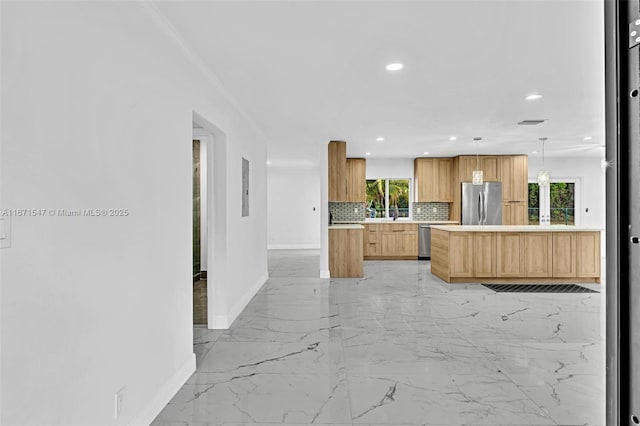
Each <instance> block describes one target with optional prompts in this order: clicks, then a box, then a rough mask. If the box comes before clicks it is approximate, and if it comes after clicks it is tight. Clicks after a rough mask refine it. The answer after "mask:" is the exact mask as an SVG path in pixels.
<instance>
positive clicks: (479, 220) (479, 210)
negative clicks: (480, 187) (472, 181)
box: [478, 192, 482, 225]
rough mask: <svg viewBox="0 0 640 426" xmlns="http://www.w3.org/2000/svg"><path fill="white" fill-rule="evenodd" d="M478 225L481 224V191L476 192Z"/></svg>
mask: <svg viewBox="0 0 640 426" xmlns="http://www.w3.org/2000/svg"><path fill="white" fill-rule="evenodd" d="M478 225H482V192H479V193H478Z"/></svg>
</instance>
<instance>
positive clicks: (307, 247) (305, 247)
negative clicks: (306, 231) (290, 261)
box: [267, 244, 320, 250]
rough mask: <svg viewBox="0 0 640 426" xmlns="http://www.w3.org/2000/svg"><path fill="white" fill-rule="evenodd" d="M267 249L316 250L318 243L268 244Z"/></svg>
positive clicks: (318, 247) (318, 246)
mask: <svg viewBox="0 0 640 426" xmlns="http://www.w3.org/2000/svg"><path fill="white" fill-rule="evenodd" d="M267 249H268V250H318V249H320V244H269V245H267Z"/></svg>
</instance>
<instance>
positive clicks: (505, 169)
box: [498, 155, 529, 225]
mask: <svg viewBox="0 0 640 426" xmlns="http://www.w3.org/2000/svg"><path fill="white" fill-rule="evenodd" d="M498 161H499V164H498V166H499V167H498V171H499V179H498V180H499V181H500V182H502V203H503V207H502V224H503V225H528V224H529V215H528V198H529V191H528V183H529V177H528V160H527V157H526V156H525V155H509V156H503V157H499V160H498Z"/></svg>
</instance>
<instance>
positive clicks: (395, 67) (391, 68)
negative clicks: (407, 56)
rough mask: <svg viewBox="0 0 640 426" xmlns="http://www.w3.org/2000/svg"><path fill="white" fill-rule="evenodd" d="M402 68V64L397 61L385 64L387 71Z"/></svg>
mask: <svg viewBox="0 0 640 426" xmlns="http://www.w3.org/2000/svg"><path fill="white" fill-rule="evenodd" d="M402 68H404V65H402V64H400V63H397V62H395V63H393V64H389V65H387V71H399V70H401V69H402Z"/></svg>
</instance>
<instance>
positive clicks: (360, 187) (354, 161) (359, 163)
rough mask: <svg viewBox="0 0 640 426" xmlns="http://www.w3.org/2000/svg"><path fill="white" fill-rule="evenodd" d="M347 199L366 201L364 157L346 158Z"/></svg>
mask: <svg viewBox="0 0 640 426" xmlns="http://www.w3.org/2000/svg"><path fill="white" fill-rule="evenodd" d="M346 162H347V163H346V164H347V166H346V167H347V168H346V176H347V177H346V179H347V201H349V202H352V203H360V202H362V203H364V202H366V201H367V190H366V180H367V178H366V164H367V160H365V159H364V158H347V160H346Z"/></svg>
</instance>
